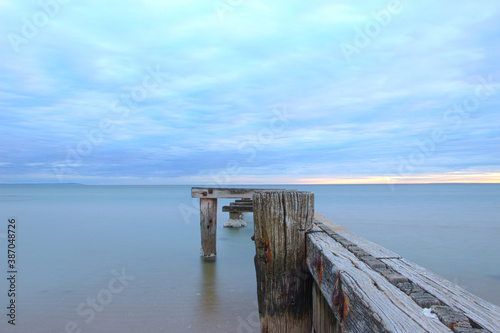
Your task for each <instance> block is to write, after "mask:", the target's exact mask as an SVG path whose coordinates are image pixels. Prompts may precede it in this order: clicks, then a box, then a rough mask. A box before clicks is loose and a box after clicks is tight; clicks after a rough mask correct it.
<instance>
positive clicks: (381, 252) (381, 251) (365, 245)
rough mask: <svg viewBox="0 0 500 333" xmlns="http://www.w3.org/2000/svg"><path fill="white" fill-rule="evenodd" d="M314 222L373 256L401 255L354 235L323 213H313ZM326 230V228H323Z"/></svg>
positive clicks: (398, 256)
mask: <svg viewBox="0 0 500 333" xmlns="http://www.w3.org/2000/svg"><path fill="white" fill-rule="evenodd" d="M314 223H315V224H317V225H319V226H320V227H322V229H323V230H324V229H325V228H327V229H330V230H332V231H334V232H335V233H336V234H338V235H340V236H342V237H344V238H346V239H347V240H349V241H350V242H352V243H353V244H356V245H358V246H359V247H360V248H362V249H363V250H365V251H366V252H368V253H369V254H370V255H372V256H374V257H375V258H379V259H382V258H401V256H400V255H399V254H397V253H395V252H392V251H391V250H388V249H386V248H384V247H382V246H380V245H378V244H376V243H374V242H371V241H369V240H367V239H365V238H363V237H361V236H358V235H356V234H355V233H353V232H352V231H350V230H349V229H346V228H344V227H343V226H341V225H340V224H337V223H335V222H332V221H330V220H328V219H326V218H325V217H324V216H323V215H321V214H318V213H316V214H314ZM325 231H326V230H325Z"/></svg>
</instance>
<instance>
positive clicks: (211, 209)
mask: <svg viewBox="0 0 500 333" xmlns="http://www.w3.org/2000/svg"><path fill="white" fill-rule="evenodd" d="M200 232H201V249H200V250H201V255H202V256H214V255H216V254H217V249H216V238H217V237H216V236H217V199H206V198H201V199H200Z"/></svg>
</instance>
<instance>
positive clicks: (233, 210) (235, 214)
mask: <svg viewBox="0 0 500 333" xmlns="http://www.w3.org/2000/svg"><path fill="white" fill-rule="evenodd" d="M222 211H223V212H228V213H229V218H228V219H227V221H226V222H224V227H225V228H241V227H246V226H247V223H246V222H245V221H244V220H243V213H250V212H253V202H252V199H240V200H235V201H234V202H231V203H230V204H229V206H223V207H222Z"/></svg>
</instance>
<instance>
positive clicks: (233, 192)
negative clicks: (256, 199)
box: [191, 187, 266, 199]
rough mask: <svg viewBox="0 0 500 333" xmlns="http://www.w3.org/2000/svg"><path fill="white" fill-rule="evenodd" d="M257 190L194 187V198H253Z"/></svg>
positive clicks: (192, 191)
mask: <svg viewBox="0 0 500 333" xmlns="http://www.w3.org/2000/svg"><path fill="white" fill-rule="evenodd" d="M259 190H266V189H257V188H221V187H192V188H191V197H192V198H212V199H214V198H247V199H248V198H252V195H253V193H254V192H255V191H259Z"/></svg>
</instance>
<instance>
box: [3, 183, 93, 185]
mask: <svg viewBox="0 0 500 333" xmlns="http://www.w3.org/2000/svg"><path fill="white" fill-rule="evenodd" d="M0 185H85V184H81V183H12V184H5V183H4V184H0Z"/></svg>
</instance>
